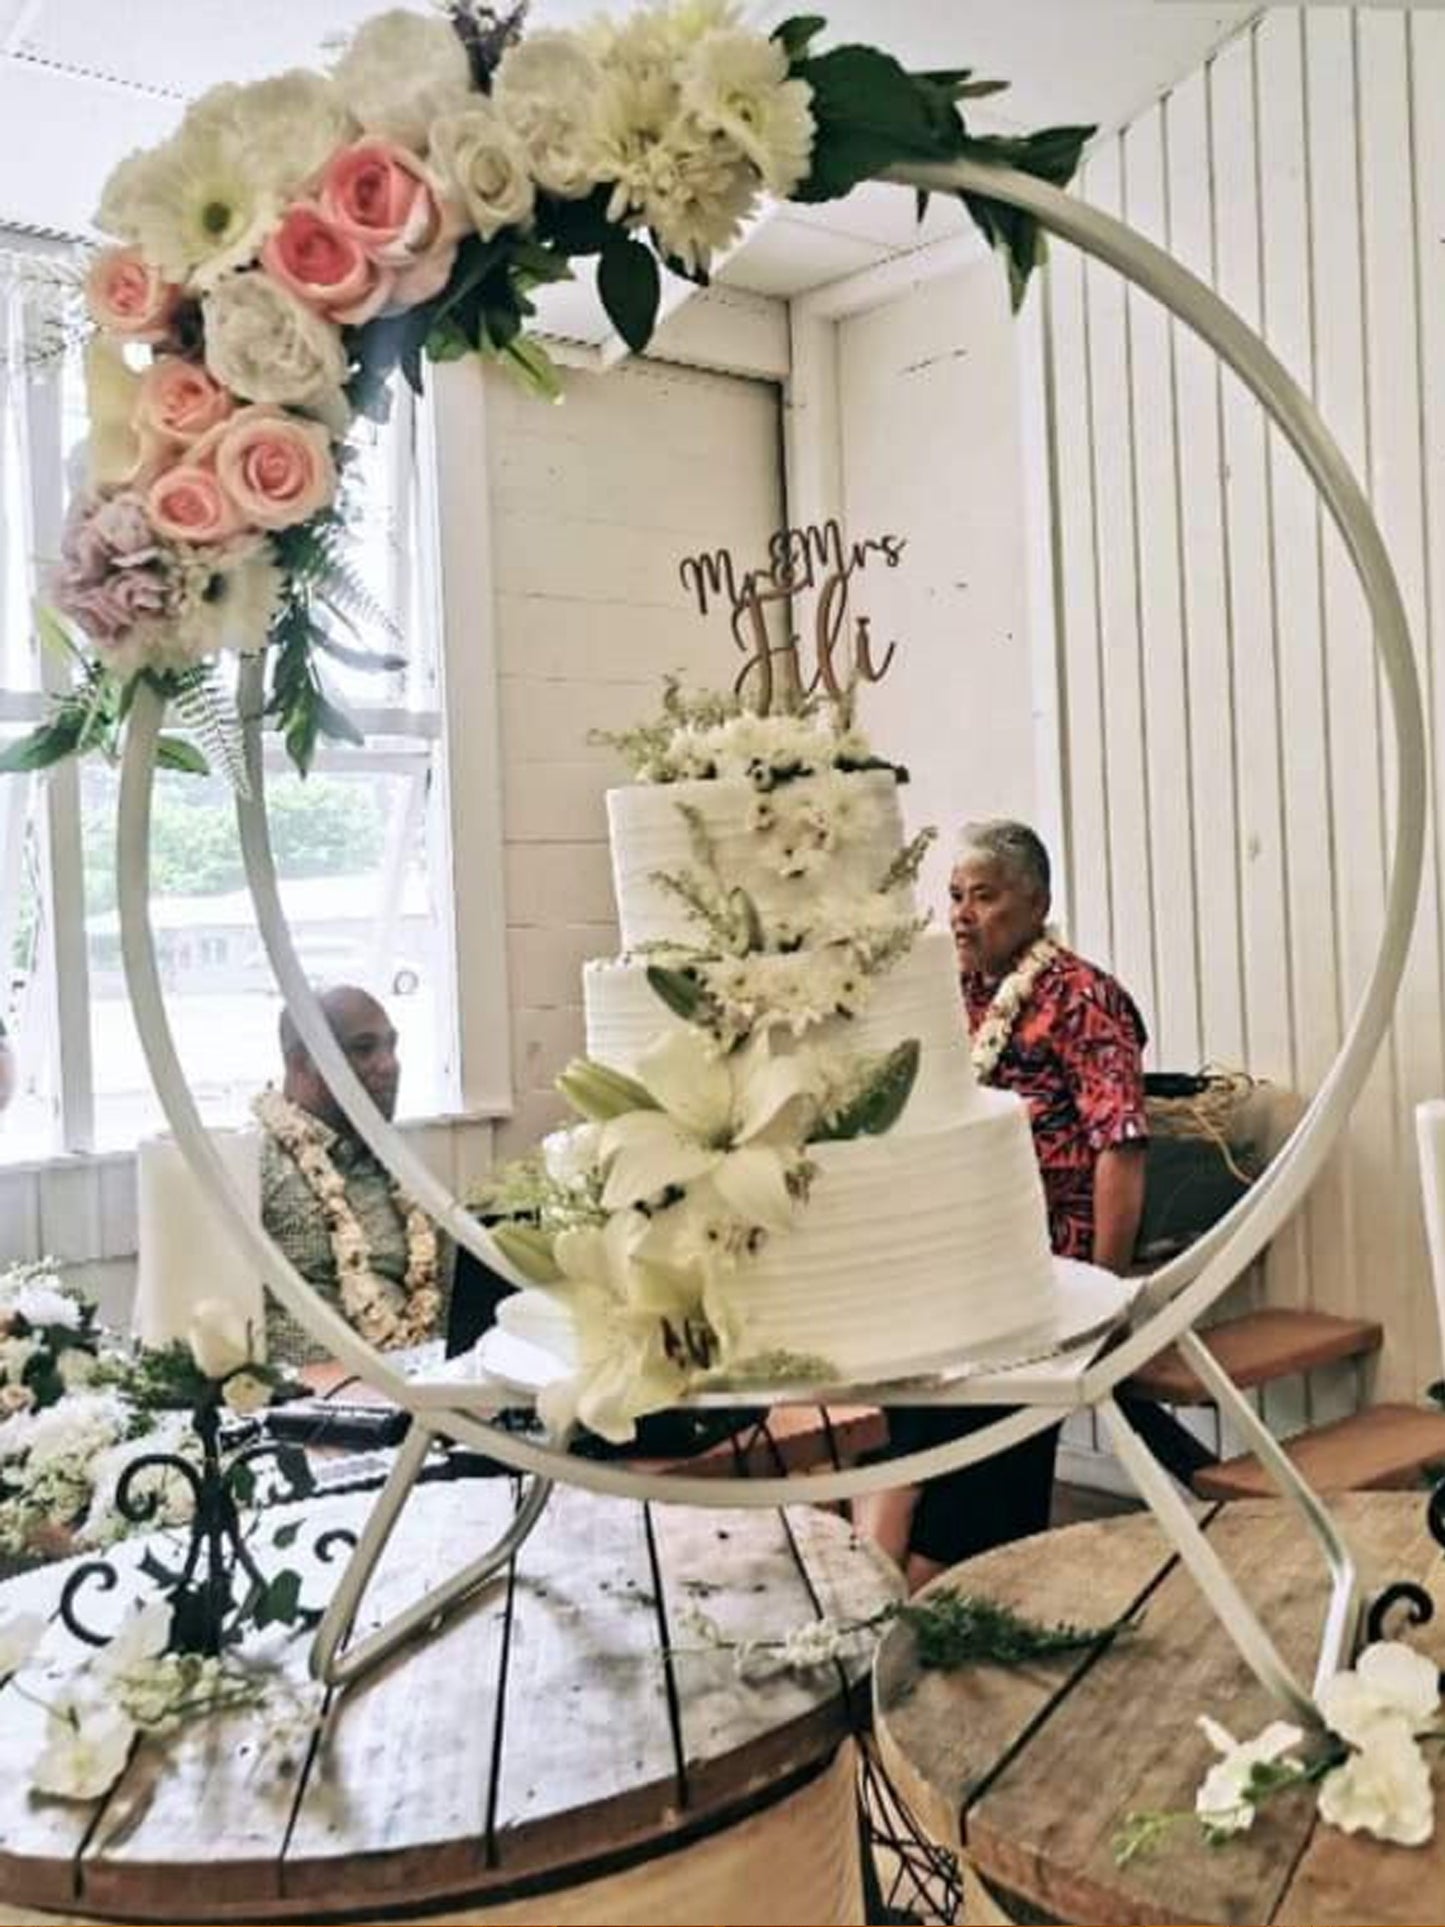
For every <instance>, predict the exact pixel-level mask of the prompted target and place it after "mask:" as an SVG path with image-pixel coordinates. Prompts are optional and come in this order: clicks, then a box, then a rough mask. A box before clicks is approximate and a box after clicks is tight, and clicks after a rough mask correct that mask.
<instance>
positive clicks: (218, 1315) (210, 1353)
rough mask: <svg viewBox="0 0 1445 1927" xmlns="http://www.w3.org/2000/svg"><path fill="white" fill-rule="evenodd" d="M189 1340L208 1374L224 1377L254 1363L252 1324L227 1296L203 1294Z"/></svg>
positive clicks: (192, 1349) (199, 1364) (195, 1313)
mask: <svg viewBox="0 0 1445 1927" xmlns="http://www.w3.org/2000/svg"><path fill="white" fill-rule="evenodd" d="M186 1343H187V1344H188V1345H189V1346H190V1348H191V1356H192V1357H193V1358H194V1359H195V1361H196V1364H197V1365H198V1366H199V1367H200V1369H201V1370H202V1371H203V1372H204V1373H205V1375H206V1377H207V1378H225V1377H226V1375H227V1374H228V1373H229V1372H237V1371H239V1370H240V1369H241V1367H242V1366H243V1365H249V1364H250V1363H251V1360H252V1357H253V1355H254V1354H253V1352H252V1347H251V1326H250V1323H249V1321H248V1320H247V1319H245V1318H243V1317H242V1316H241V1313H240V1312H239V1311H238V1310H237V1308H236V1306H235V1305H233V1304H231V1303H230V1301H229V1300H228V1299H225V1298H203V1299H201V1301H200V1303H199V1304H198V1305H197V1306H196V1308H195V1311H194V1312H193V1313H192V1314H191V1324H190V1329H189V1330H188V1331H187V1333H186Z"/></svg>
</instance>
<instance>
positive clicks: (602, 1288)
mask: <svg viewBox="0 0 1445 1927" xmlns="http://www.w3.org/2000/svg"><path fill="white" fill-rule="evenodd" d="M646 1228H647V1220H646V1219H645V1218H644V1217H643V1215H642V1213H641V1212H639V1211H619V1212H617V1213H615V1214H614V1216H613V1217H611V1218H610V1219H609V1220H608V1222H607V1223H606V1224H605V1225H604V1226H602V1227H601V1228H600V1229H599V1228H597V1227H588V1228H587V1229H585V1230H574V1231H563V1232H561V1233H559V1234H558V1237H557V1241H556V1246H555V1256H556V1260H557V1264H558V1267H559V1268H560V1270H561V1271H562V1273H563V1275H564V1277H565V1279H566V1283H565V1284H561V1285H550V1286H545V1285H544V1286H536V1287H532V1288H529V1289H528V1290H526V1291H519V1292H518V1293H517V1294H516V1295H515V1296H514V1297H511V1298H506V1299H504V1300H503V1301H502V1304H501V1306H500V1308H499V1310H498V1313H497V1322H498V1324H499V1325H500V1326H501V1327H502V1329H503V1330H504V1331H506V1332H508V1333H510V1334H511V1335H512V1336H513V1337H514V1338H521V1339H525V1340H527V1341H528V1342H529V1343H530V1344H534V1345H539V1346H541V1347H542V1348H543V1350H545V1351H548V1352H550V1353H552V1355H553V1356H554V1357H556V1358H558V1359H559V1360H561V1361H562V1363H563V1366H564V1371H563V1373H562V1375H561V1376H559V1377H558V1378H556V1379H554V1380H553V1381H552V1382H551V1383H550V1384H549V1385H546V1386H544V1387H543V1389H542V1391H541V1392H540V1393H539V1395H538V1399H537V1410H538V1411H539V1413H540V1414H541V1416H542V1417H543V1419H545V1420H546V1422H547V1424H548V1425H549V1426H551V1427H552V1428H553V1430H554V1431H565V1430H566V1429H567V1428H568V1427H570V1426H571V1425H573V1424H574V1423H576V1422H578V1421H580V1422H581V1423H582V1424H583V1425H586V1426H587V1427H588V1428H589V1429H590V1430H591V1431H593V1432H596V1433H598V1434H599V1435H600V1436H601V1437H602V1438H605V1439H611V1440H612V1441H613V1442H614V1443H617V1444H621V1443H622V1442H624V1441H625V1440H627V1439H630V1438H631V1437H632V1435H633V1430H634V1421H635V1420H636V1419H637V1418H639V1417H640V1416H641V1414H642V1413H644V1412H655V1411H660V1410H662V1409H664V1408H665V1407H666V1406H669V1405H671V1404H672V1403H674V1401H675V1400H676V1398H677V1396H678V1394H679V1392H681V1391H682V1390H683V1388H684V1386H685V1385H686V1383H687V1377H688V1361H687V1357H686V1348H685V1346H684V1345H683V1343H682V1342H681V1337H680V1334H682V1332H683V1331H684V1330H685V1328H686V1326H687V1323H688V1321H689V1320H690V1319H695V1318H696V1317H697V1315H698V1305H697V1300H696V1296H695V1294H694V1293H692V1292H691V1291H690V1290H689V1289H688V1287H687V1284H686V1282H685V1281H684V1280H682V1279H680V1278H679V1277H678V1276H677V1275H676V1274H672V1273H668V1272H666V1271H664V1270H662V1269H661V1268H660V1267H658V1266H655V1265H650V1264H645V1263H643V1262H641V1261H640V1260H639V1259H638V1258H637V1257H636V1255H635V1246H636V1244H637V1241H638V1239H639V1237H640V1236H641V1235H642V1233H643V1232H644V1231H645V1230H646Z"/></svg>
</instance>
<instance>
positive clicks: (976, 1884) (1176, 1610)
mask: <svg viewBox="0 0 1445 1927" xmlns="http://www.w3.org/2000/svg"><path fill="white" fill-rule="evenodd" d="M1331 1506H1332V1509H1334V1510H1336V1512H1337V1516H1338V1518H1339V1520H1340V1523H1341V1526H1342V1528H1343V1530H1344V1532H1345V1535H1346V1537H1347V1539H1348V1540H1349V1543H1350V1545H1351V1546H1352V1548H1353V1549H1354V1551H1355V1554H1356V1557H1357V1559H1358V1560H1359V1564H1360V1569H1361V1574H1362V1578H1363V1581H1364V1584H1365V1586H1366V1588H1367V1589H1368V1590H1376V1589H1378V1588H1379V1587H1381V1586H1383V1585H1385V1584H1387V1583H1388V1582H1390V1581H1393V1580H1396V1579H1414V1580H1418V1581H1419V1582H1421V1583H1422V1584H1424V1585H1426V1586H1427V1587H1429V1588H1431V1589H1432V1590H1433V1592H1434V1596H1435V1598H1436V1600H1437V1601H1438V1602H1439V1604H1440V1606H1441V1608H1442V1611H1445V1557H1442V1554H1441V1552H1440V1548H1439V1547H1438V1546H1437V1545H1436V1544H1435V1543H1434V1541H1433V1540H1432V1539H1431V1538H1430V1536H1429V1534H1428V1532H1427V1531H1426V1528H1425V1504H1424V1500H1423V1498H1422V1497H1420V1496H1419V1495H1418V1494H1413V1493H1373V1492H1371V1493H1353V1494H1347V1495H1345V1494H1342V1495H1340V1496H1339V1497H1338V1498H1336V1499H1332V1500H1331ZM1206 1529H1207V1533H1208V1536H1209V1538H1210V1539H1211V1540H1212V1541H1214V1542H1215V1543H1216V1545H1217V1547H1218V1548H1219V1550H1221V1552H1223V1553H1224V1555H1225V1557H1226V1558H1227V1560H1228V1562H1229V1564H1230V1566H1231V1568H1232V1569H1233V1570H1235V1571H1236V1572H1237V1573H1238V1574H1239V1576H1240V1581H1241V1584H1242V1585H1243V1587H1244V1588H1245V1590H1246V1592H1247V1593H1248V1595H1249V1596H1250V1598H1251V1600H1252V1601H1253V1602H1254V1603H1255V1604H1256V1605H1257V1606H1258V1608H1259V1610H1260V1612H1261V1614H1262V1616H1263V1619H1264V1622H1265V1624H1266V1626H1268V1627H1269V1628H1270V1629H1271V1631H1272V1633H1273V1635H1274V1637H1275V1639H1276V1641H1277V1643H1278V1645H1279V1648H1280V1651H1281V1653H1282V1655H1283V1657H1284V1659H1285V1662H1286V1663H1287V1664H1288V1665H1291V1666H1295V1667H1303V1666H1307V1665H1309V1664H1310V1663H1312V1655H1313V1653H1314V1652H1315V1650H1316V1643H1317V1641H1318V1636H1319V1620H1320V1616H1321V1614H1322V1611H1323V1602H1324V1597H1325V1588H1324V1580H1323V1567H1322V1565H1321V1563H1320V1562H1319V1560H1318V1556H1317V1554H1316V1553H1315V1551H1314V1550H1313V1549H1312V1548H1311V1547H1310V1546H1309V1545H1307V1543H1306V1539H1305V1535H1304V1532H1303V1529H1302V1528H1301V1526H1300V1525H1299V1523H1298V1521H1297V1519H1296V1517H1295V1515H1294V1514H1293V1513H1292V1512H1291V1511H1290V1510H1288V1509H1287V1508H1286V1507H1284V1506H1283V1505H1281V1504H1278V1503H1276V1502H1274V1501H1266V1500H1261V1501H1247V1502H1240V1503H1237V1504H1233V1505H1228V1506H1221V1507H1217V1508H1216V1509H1215V1510H1214V1512H1213V1513H1212V1514H1211V1515H1210V1516H1209V1518H1208V1522H1207V1528H1206ZM937 1583H938V1584H940V1585H950V1584H951V1585H956V1586H958V1587H959V1588H960V1589H962V1590H965V1591H968V1592H974V1593H981V1594H984V1595H986V1596H987V1597H989V1598H991V1599H995V1600H998V1601H1000V1602H1002V1603H1004V1604H1007V1605H1010V1606H1014V1607H1016V1608H1017V1609H1018V1610H1020V1611H1023V1612H1027V1613H1028V1614H1030V1615H1031V1616H1032V1617H1034V1618H1038V1619H1044V1620H1055V1619H1067V1620H1073V1621H1075V1622H1076V1623H1077V1622H1083V1623H1090V1624H1097V1623H1101V1622H1104V1621H1106V1620H1109V1619H1112V1618H1114V1617H1116V1616H1117V1615H1118V1614H1120V1613H1121V1612H1124V1611H1125V1610H1127V1609H1130V1608H1139V1609H1141V1610H1142V1625H1141V1628H1140V1630H1139V1632H1138V1633H1137V1634H1135V1635H1134V1636H1132V1637H1131V1638H1128V1639H1126V1640H1121V1641H1118V1642H1116V1643H1115V1644H1114V1645H1112V1646H1111V1647H1110V1648H1108V1650H1106V1651H1104V1652H1103V1653H1098V1652H1097V1651H1096V1652H1094V1653H1089V1654H1084V1655H1079V1654H1071V1655H1067V1656H1061V1657H1059V1658H1058V1659H1055V1660H1051V1661H1048V1662H1045V1663H1040V1664H1038V1665H1036V1666H1031V1667H1029V1668H1027V1669H1025V1670H1022V1671H1009V1670H1005V1669H1001V1668H997V1667H977V1668H972V1669H969V1670H967V1671H963V1672H954V1673H948V1674H942V1673H928V1672H923V1671H921V1670H920V1668H919V1667H918V1664H917V1659H916V1654H915V1652H914V1648H913V1638H912V1634H911V1633H909V1632H908V1631H907V1629H906V1628H903V1627H901V1626H895V1627H891V1628H890V1629H889V1631H888V1633H887V1634H886V1636H885V1638H884V1640H883V1642H882V1644H881V1646H880V1648H879V1651H878V1657H877V1661H876V1665H875V1671H874V1722H875V1732H876V1735H877V1740H878V1746H879V1750H880V1753H881V1756H882V1759H883V1763H884V1765H885V1767H886V1768H887V1770H888V1772H889V1773H890V1775H891V1776H892V1778H893V1780H894V1783H895V1785H896V1786H897V1787H898V1788H899V1789H900V1791H901V1792H902V1793H903V1794H904V1797H905V1798H906V1799H907V1800H908V1801H909V1802H910V1804H911V1805H912V1806H913V1809H914V1811H915V1813H916V1814H917V1816H918V1818H919V1819H920V1821H922V1823H923V1824H924V1825H925V1827H926V1828H927V1830H928V1831H929V1832H931V1833H932V1834H933V1835H934V1836H935V1838H937V1839H939V1840H941V1841H943V1842H944V1843H945V1844H947V1845H950V1846H952V1847H953V1848H954V1849H955V1850H956V1851H958V1852H959V1853H960V1854H961V1855H962V1857H963V1860H964V1864H965V1889H966V1894H967V1895H968V1898H969V1902H970V1905H969V1912H968V1917H969V1919H970V1920H988V1919H992V1920H1017V1919H1025V1920H1060V1921H1070V1922H1079V1923H1085V1922H1095V1921H1098V1922H1118V1923H1133V1922H1174V1921H1194V1922H1213V1921H1252V1922H1259V1923H1265V1922H1305V1921H1308V1922H1311V1923H1313V1927H1330V1924H1331V1923H1337V1922H1338V1923H1346V1922H1371V1923H1380V1924H1381V1927H1386V1924H1387V1923H1396V1922H1400V1923H1406V1922H1408V1923H1419V1922H1422V1921H1445V1817H1442V1819H1441V1820H1440V1821H1439V1822H1438V1823H1437V1826H1436V1831H1435V1837H1434V1840H1433V1841H1432V1842H1431V1844H1430V1845H1428V1846H1426V1847H1422V1848H1415V1849H1405V1848H1402V1847H1387V1846H1384V1845H1382V1844H1380V1843H1379V1842H1378V1841H1374V1840H1370V1839H1366V1838H1364V1837H1362V1836H1359V1835H1346V1834H1342V1833H1339V1832H1336V1831H1335V1830H1333V1829H1331V1828H1329V1827H1323V1826H1320V1825H1319V1824H1318V1822H1317V1821H1316V1819H1315V1816H1314V1803H1313V1799H1312V1797H1311V1796H1310V1795H1309V1794H1308V1793H1303V1792H1301V1793H1293V1794H1290V1795H1288V1796H1284V1797H1281V1798H1278V1799H1276V1800H1274V1801H1273V1802H1271V1803H1270V1804H1269V1805H1268V1806H1267V1808H1266V1809H1265V1810H1264V1811H1263V1812H1261V1814H1260V1815H1259V1816H1258V1817H1257V1818H1256V1821H1255V1824H1254V1827H1253V1829H1252V1830H1251V1831H1250V1832H1249V1833H1247V1834H1243V1835H1240V1836H1238V1837H1237V1838H1236V1839H1235V1840H1234V1841H1233V1842H1232V1843H1231V1844H1230V1845H1228V1846H1227V1847H1222V1848H1211V1847H1209V1846H1206V1845H1205V1844H1204V1841H1203V1838H1202V1836H1201V1835H1200V1833H1199V1831H1198V1829H1197V1828H1195V1827H1193V1826H1192V1825H1190V1826H1183V1825H1181V1826H1179V1827H1176V1828H1174V1829H1171V1831H1170V1832H1169V1833H1167V1834H1166V1835H1165V1836H1164V1839H1163V1842H1162V1844H1161V1845H1160V1846H1159V1847H1158V1848H1156V1849H1155V1850H1154V1851H1153V1852H1152V1853H1150V1854H1148V1855H1146V1856H1144V1857H1142V1858H1140V1859H1137V1860H1135V1861H1133V1862H1131V1864H1130V1865H1129V1866H1127V1867H1126V1868H1123V1869H1121V1868H1119V1867H1118V1866H1116V1865H1115V1862H1114V1857H1113V1853H1112V1850H1111V1840H1112V1837H1113V1835H1114V1833H1115V1831H1116V1829H1117V1828H1118V1826H1119V1823H1120V1821H1121V1820H1122V1819H1123V1817H1124V1815H1125V1814H1126V1813H1128V1812H1129V1811H1130V1810H1149V1809H1166V1810H1167V1809H1175V1808H1187V1809H1192V1807H1193V1804H1194V1793H1195V1789H1196V1788H1197V1786H1198V1784H1199V1782H1200V1780H1201V1779H1202V1777H1203V1775H1204V1772H1205V1769H1206V1768H1207V1767H1208V1766H1209V1765H1210V1764H1211V1762H1212V1761H1213V1759H1214V1757H1215V1756H1214V1754H1213V1752H1212V1751H1211V1749H1210V1748H1209V1746H1208V1743H1207V1742H1206V1741H1205V1739H1204V1737H1203V1735H1202V1734H1201V1733H1200V1732H1199V1731H1198V1729H1197V1727H1196V1725H1195V1720H1196V1717H1197V1715H1198V1714H1200V1713H1205V1712H1207V1713H1211V1714H1213V1715H1214V1717H1215V1718H1216V1719H1217V1720H1219V1721H1220V1722H1221V1724H1223V1725H1224V1726H1226V1727H1228V1728H1229V1729H1230V1731H1231V1732H1233V1733H1234V1734H1235V1735H1236V1736H1238V1737H1241V1738H1242V1737H1245V1736H1247V1735H1251V1734H1254V1733H1256V1732H1258V1731H1259V1729H1260V1728H1261V1727H1262V1726H1263V1725H1264V1724H1265V1723H1266V1721H1267V1720H1269V1719H1272V1718H1274V1717H1276V1715H1277V1710H1278V1709H1277V1708H1276V1707H1275V1706H1274V1705H1273V1703H1272V1702H1271V1701H1270V1699H1269V1697H1268V1695H1267V1694H1266V1693H1265V1692H1264V1689H1263V1688H1262V1687H1261V1686H1259V1685H1258V1684H1257V1682H1256V1681H1255V1679H1254V1678H1253V1676H1252V1675H1251V1674H1250V1673H1249V1672H1248V1670H1247V1669H1246V1667H1245V1666H1244V1664H1243V1662H1242V1661H1241V1660H1240V1658H1239V1656H1238V1654H1237V1653H1236V1651H1235V1649H1234V1647H1233V1645H1231V1643H1230V1642H1229V1640H1228V1639H1227V1638H1226V1636H1225V1634H1224V1633H1223V1631H1222V1630H1221V1629H1220V1627H1219V1626H1218V1624H1217V1623H1216V1621H1215V1619H1214V1616H1213V1614H1212V1613H1211V1612H1210V1611H1209V1608H1208V1607H1207V1606H1206V1605H1205V1603H1204V1601H1203V1599H1202V1598H1201V1596H1200V1594H1199V1592H1198V1591H1197V1589H1196V1587H1195V1585H1194V1582H1193V1581H1192V1579H1191V1578H1190V1577H1189V1575H1188V1573H1187V1572H1185V1571H1184V1570H1183V1569H1182V1568H1181V1567H1180V1565H1179V1563H1178V1560H1177V1559H1176V1558H1175V1557H1174V1556H1173V1554H1172V1553H1171V1551H1170V1549H1169V1547H1168V1545H1167V1543H1166V1541H1165V1539H1164V1537H1163V1535H1162V1533H1161V1532H1160V1531H1159V1528H1158V1527H1157V1526H1156V1525H1155V1524H1154V1521H1153V1519H1152V1518H1151V1517H1150V1516H1149V1515H1148V1514H1147V1513H1139V1514H1131V1515H1128V1516H1125V1517H1122V1518H1116V1519H1108V1520H1104V1521H1102V1522H1099V1523H1096V1524H1090V1525H1080V1526H1071V1527H1069V1528H1068V1529H1067V1530H1065V1531H1062V1532H1054V1533H1049V1534H1047V1535H1045V1536H1043V1537H1041V1538H1036V1539H1025V1540H1020V1541H1018V1542H1017V1543H1016V1544H1014V1545H1011V1546H1004V1547H1001V1548H1000V1549H999V1550H997V1551H995V1552H991V1553H988V1554H985V1555H984V1556H983V1557H981V1558H978V1559H973V1560H969V1561H967V1562H966V1563H965V1564H963V1565H961V1566H958V1567H955V1568H954V1569H953V1571H952V1572H950V1573H948V1574H946V1575H944V1577H943V1578H942V1579H940V1580H939V1581H938V1582H937ZM1409 1636H1410V1639H1411V1642H1412V1643H1413V1644H1416V1645H1418V1646H1419V1647H1420V1648H1421V1650H1423V1651H1425V1652H1428V1653H1429V1654H1430V1655H1431V1656H1432V1657H1433V1658H1434V1659H1435V1660H1436V1661H1437V1663H1440V1662H1442V1661H1445V1624H1442V1623H1441V1620H1440V1619H1438V1618H1437V1620H1436V1621H1434V1622H1432V1623H1431V1624H1430V1625H1428V1626H1426V1627H1423V1628H1416V1629H1413V1630H1412V1631H1411V1632H1410V1635H1409ZM1431 1751H1432V1753H1433V1755H1434V1762H1435V1763H1434V1772H1435V1777H1436V1791H1437V1802H1438V1801H1439V1796H1440V1794H1441V1793H1445V1767H1442V1763H1441V1761H1440V1758H1439V1750H1438V1749H1431ZM1441 1804H1442V1816H1445V1803H1441Z"/></svg>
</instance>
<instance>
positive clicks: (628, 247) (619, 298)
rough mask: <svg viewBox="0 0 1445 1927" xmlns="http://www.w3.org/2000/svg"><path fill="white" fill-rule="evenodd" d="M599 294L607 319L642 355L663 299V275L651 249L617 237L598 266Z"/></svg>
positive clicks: (613, 238)
mask: <svg viewBox="0 0 1445 1927" xmlns="http://www.w3.org/2000/svg"><path fill="white" fill-rule="evenodd" d="M597 292H598V293H599V294H600V295H601V297H602V305H603V307H604V308H605V309H606V310H607V318H608V320H609V321H611V323H612V325H613V327H614V328H615V329H616V330H617V332H618V334H620V335H621V337H622V339H623V340H624V341H625V342H626V343H627V345H628V347H629V348H630V349H631V350H632V352H633V353H634V354H635V355H636V354H641V352H642V350H643V349H644V348H645V347H646V346H647V344H648V342H649V341H650V340H651V338H652V330H653V327H654V326H655V324H656V321H657V304H658V302H659V301H660V300H661V298H662V275H661V272H660V270H659V268H658V265H657V256H656V255H655V254H654V253H653V252H652V249H651V248H649V247H648V246H646V245H645V243H643V242H641V241H634V240H632V239H630V238H629V237H627V236H618V235H614V236H613V237H612V238H611V239H610V240H609V241H608V243H607V245H606V246H605V247H604V248H603V250H602V259H601V261H600V262H599V263H598V267H597Z"/></svg>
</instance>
